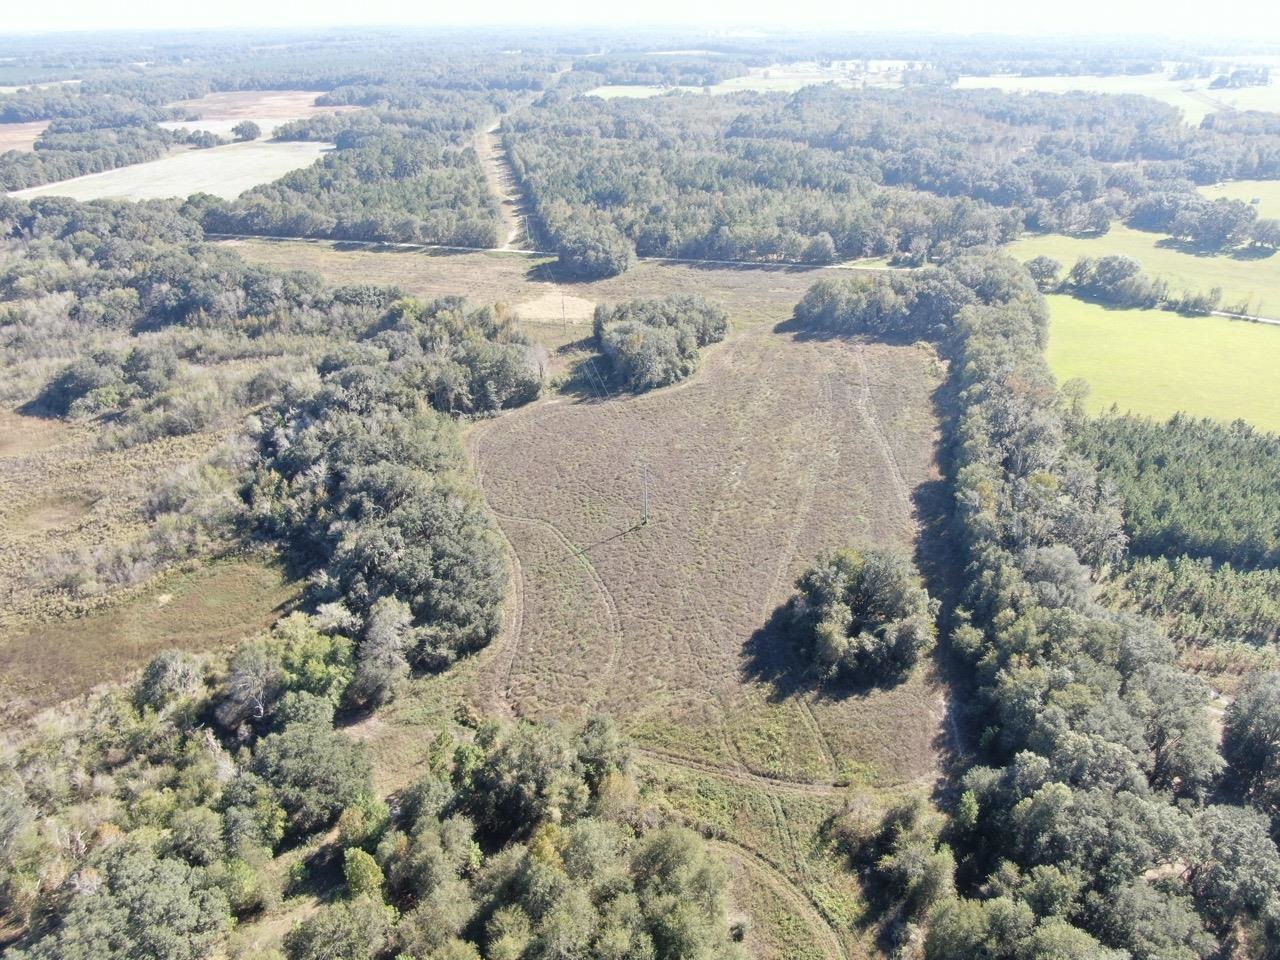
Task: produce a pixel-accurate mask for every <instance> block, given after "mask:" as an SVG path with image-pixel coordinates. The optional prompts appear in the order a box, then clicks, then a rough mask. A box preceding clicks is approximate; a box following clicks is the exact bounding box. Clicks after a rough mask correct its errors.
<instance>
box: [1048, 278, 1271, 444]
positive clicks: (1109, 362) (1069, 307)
mask: <svg viewBox="0 0 1280 960" xmlns="http://www.w3.org/2000/svg"><path fill="white" fill-rule="evenodd" d="M1048 300H1049V307H1050V315H1051V324H1050V331H1049V348H1048V351H1047V356H1048V359H1049V364H1050V366H1051V367H1052V368H1053V372H1054V373H1055V374H1056V375H1057V378H1058V382H1059V383H1062V382H1063V381H1065V380H1068V379H1071V378H1072V377H1082V378H1084V379H1085V380H1087V381H1089V384H1090V387H1091V388H1092V390H1091V393H1090V395H1089V398H1088V401H1087V407H1088V409H1089V411H1090V412H1095V413H1096V412H1098V411H1101V410H1106V409H1109V408H1110V407H1111V405H1112V404H1113V403H1114V404H1116V406H1118V407H1119V408H1120V410H1121V411H1132V412H1134V413H1140V414H1146V415H1147V416H1151V417H1156V418H1158V419H1165V418H1167V417H1169V416H1171V415H1172V414H1174V413H1177V412H1179V411H1182V412H1186V413H1190V414H1194V415H1196V416H1203V417H1213V418H1215V419H1217V420H1222V421H1228V422H1229V421H1231V420H1235V419H1237V418H1240V419H1244V420H1247V421H1248V422H1249V423H1252V424H1253V425H1254V426H1256V427H1259V428H1261V429H1263V430H1272V431H1280V378H1277V376H1276V370H1277V369H1280V327H1275V326H1269V325H1266V324H1260V323H1250V322H1248V321H1243V320H1229V319H1227V318H1225V317H1184V316H1180V315H1178V314H1176V313H1171V312H1169V311H1167V310H1116V309H1109V308H1107V307H1103V306H1100V305H1097V304H1092V303H1084V302H1082V301H1080V300H1077V299H1075V298H1074V297H1069V296H1065V295H1055V296H1050V297H1049V298H1048Z"/></svg>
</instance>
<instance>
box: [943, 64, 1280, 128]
mask: <svg viewBox="0 0 1280 960" xmlns="http://www.w3.org/2000/svg"><path fill="white" fill-rule="evenodd" d="M1211 81H1212V78H1201V77H1197V78H1195V79H1192V80H1175V79H1173V77H1172V76H1171V75H1170V74H1168V73H1148V74H1140V75H1137V76H1129V75H1117V76H1109V77H1101V76H1051V77H1018V76H1009V75H1001V76H989V77H961V78H960V79H959V80H958V81H957V82H956V87H958V88H959V89H961V90H981V89H991V88H994V89H997V90H1004V91H1006V92H1012V93H1033V92H1035V93H1070V92H1073V91H1081V92H1085V93H1109V94H1123V93H1128V94H1137V95H1138V96H1143V97H1151V98H1152V99H1153V100H1159V101H1161V102H1162V103H1167V104H1169V105H1170V106H1173V107H1177V108H1178V109H1179V110H1181V111H1182V117H1183V120H1184V121H1185V122H1186V123H1188V124H1190V125H1191V126H1199V125H1200V121H1201V120H1203V119H1204V118H1205V117H1206V116H1207V115H1208V114H1210V113H1216V112H1217V111H1219V110H1280V84H1277V83H1274V82H1273V83H1270V84H1268V85H1266V86H1263V87H1242V88H1240V89H1236V90H1225V89H1219V90H1214V89H1211V88H1210V86H1209V84H1210V82H1211Z"/></svg>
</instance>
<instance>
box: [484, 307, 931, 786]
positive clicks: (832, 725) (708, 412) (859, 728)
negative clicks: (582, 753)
mask: <svg viewBox="0 0 1280 960" xmlns="http://www.w3.org/2000/svg"><path fill="white" fill-rule="evenodd" d="M933 363H934V361H933V356H932V354H931V352H930V351H929V350H928V349H927V348H923V347H920V348H914V347H906V348H904V347H888V346H884V345H879V344H866V345H862V344H857V345H855V344H850V343H844V342H818V341H803V340H798V339H795V338H793V337H791V336H789V335H786V334H781V333H776V332H773V331H771V330H769V329H762V328H758V327H757V328H754V329H751V330H749V331H747V332H745V333H743V334H740V335H739V336H737V337H735V338H734V339H733V340H732V341H731V342H730V343H728V344H726V345H724V346H723V347H720V348H716V349H715V350H713V351H712V352H711V355H710V357H709V358H708V362H707V366H706V369H705V370H704V371H703V372H702V373H701V374H700V375H699V376H698V377H697V378H696V379H694V380H693V381H691V382H689V383H686V384H684V385H681V386H678V387H675V388H672V389H668V390H665V391H660V392H657V393H653V394H650V395H647V396H642V397H628V398H625V399H624V398H617V399H613V400H611V401H609V402H607V403H597V402H592V401H590V400H574V399H571V398H568V397H560V398H556V399H554V400H551V401H549V402H544V403H540V404H537V405H535V406H532V407H528V408H525V409H523V410H519V411H515V412H513V413H511V414H508V415H506V416H504V417H502V418H500V419H499V420H497V421H493V422H491V423H488V424H484V425H482V426H480V427H478V428H477V429H476V430H474V431H473V433H472V435H471V437H470V440H471V443H472V447H473V450H474V453H475V459H476V463H477V470H478V472H479V474H480V477H481V481H482V484H483V487H484V490H485V495H486V497H487V498H488V501H489V503H490V506H491V507H492V508H493V509H494V511H495V512H496V513H497V514H498V516H499V519H500V521H501V523H502V526H503V530H504V532H505V533H506V535H507V537H508V538H509V539H510V540H511V542H512V544H513V545H514V547H515V551H516V554H517V557H518V559H519V564H520V569H521V578H522V581H523V601H524V603H523V608H522V610H521V616H520V635H519V637H518V638H517V642H518V648H517V649H516V650H515V651H514V654H513V655H512V656H511V657H510V658H509V659H508V660H507V662H505V663H504V662H503V660H502V659H501V658H495V659H494V661H493V663H492V664H491V666H490V670H489V675H488V677H487V679H486V680H485V683H486V684H487V687H488V689H489V690H490V692H491V694H492V697H493V698H496V699H500V700H505V701H507V702H509V703H510V704H511V706H512V707H513V708H514V709H515V710H516V712H518V713H521V714H526V715H539V714H545V713H552V714H556V715H576V716H581V715H582V714H583V713H584V712H586V711H588V710H594V709H602V710H607V711H609V712H611V713H613V714H614V715H615V716H618V717H620V718H622V719H623V721H624V723H625V725H626V726H627V728H628V729H629V731H630V732H631V733H632V735H633V736H634V737H635V738H636V739H637V741H638V742H639V743H640V744H641V745H642V746H646V747H651V748H654V749H657V750H662V751H668V752H672V753H676V754H679V755H681V756H684V757H688V758H691V759H695V760H698V761H701V762H706V763H711V764H715V765H717V766H725V767H741V768H743V769H745V770H747V771H749V772H752V773H755V774H759V775H762V776H768V777H778V778H784V779H791V780H799V781H808V782H815V783H821V782H831V781H839V782H848V781H850V780H857V781H864V782H869V783H874V784H877V785H882V786H889V785H894V784H899V783H903V782H909V781H916V780H919V779H920V778H927V777H929V776H930V775H931V773H932V771H933V761H934V752H933V739H934V737H935V736H936V732H937V722H938V715H937V714H938V695H937V693H936V691H935V690H934V689H933V688H932V686H931V685H930V684H928V683H926V682H925V681H924V679H923V678H922V677H917V678H913V679H912V680H911V681H910V682H908V683H905V684H902V685H901V686H899V687H897V688H895V689H893V690H890V691H885V692H880V693H874V694H870V695H865V696H862V695H858V696H855V695H847V696H845V695H832V696H826V695H818V694H815V693H814V692H813V690H812V682H811V679H810V678H808V677H806V676H804V675H803V670H802V668H801V666H800V665H799V664H798V663H797V662H796V658H795V656H794V654H793V652H792V651H791V650H790V649H789V647H788V645H787V644H786V643H785V641H783V640H782V639H781V638H780V637H779V636H777V632H776V631H773V630H770V629H768V628H767V623H768V621H769V619H770V617H771V615H772V614H773V613H774V611H775V609H776V608H777V607H778V606H779V605H781V604H782V603H783V602H784V601H785V600H786V598H787V596H789V594H790V592H791V589H792V588H791V584H792V582H793V580H794V578H795V577H796V576H797V575H798V573H799V572H800V571H801V570H802V569H803V568H804V567H805V566H806V565H807V564H808V563H809V562H810V561H811V560H812V558H813V557H814V556H815V555H816V554H817V553H818V552H820V551H821V550H823V549H827V548H830V547H834V546H837V545H841V544H847V543H851V542H873V543H898V544H900V545H902V546H904V547H906V548H908V549H909V548H910V546H911V544H912V541H913V538H914V535H915V523H914V520H913V504H912V493H913V490H914V489H915V488H916V487H917V486H918V485H920V484H923V483H926V482H928V481H930V480H933V479H935V474H934V467H933V460H932V452H933V443H934V431H935V424H934V420H933V418H932V416H931V413H930V401H929V394H930V390H931V387H932V386H933V385H935V384H936V382H937V381H936V380H935V379H934V377H933V374H932V371H933V369H934V368H933ZM646 464H647V465H648V467H649V470H650V475H651V478H652V480H651V483H652V520H651V522H650V523H649V524H648V525H647V526H643V527H638V526H637V523H638V521H639V520H640V519H641V510H642V506H641V501H642V481H641V476H642V470H643V467H644V465H646Z"/></svg>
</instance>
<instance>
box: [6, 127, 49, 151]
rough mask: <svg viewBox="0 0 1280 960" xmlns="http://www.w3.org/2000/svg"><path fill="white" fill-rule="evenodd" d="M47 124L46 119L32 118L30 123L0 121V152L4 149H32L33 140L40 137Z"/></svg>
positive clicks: (33, 146)
mask: <svg viewBox="0 0 1280 960" xmlns="http://www.w3.org/2000/svg"><path fill="white" fill-rule="evenodd" d="M48 126H49V121H48V120H33V121H31V122H30V123H0V153H4V152H5V151H6V150H33V149H35V142H36V141H37V140H39V139H40V134H42V133H44V131H45V128H46V127H48Z"/></svg>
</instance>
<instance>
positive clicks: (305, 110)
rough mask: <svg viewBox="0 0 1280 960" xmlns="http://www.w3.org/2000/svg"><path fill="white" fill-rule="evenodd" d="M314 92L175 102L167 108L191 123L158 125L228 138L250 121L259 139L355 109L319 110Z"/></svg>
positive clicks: (240, 93)
mask: <svg viewBox="0 0 1280 960" xmlns="http://www.w3.org/2000/svg"><path fill="white" fill-rule="evenodd" d="M318 96H320V93H319V92H318V91H315V90H235V91H227V92H224V93H210V94H207V95H205V96H203V97H200V98H198V99H195V100H179V101H178V102H177V103H171V104H169V106H171V107H177V108H178V109H180V110H184V111H186V115H187V116H190V117H195V118H196V119H194V120H180V121H175V122H173V123H162V124H160V126H162V127H166V128H167V129H170V130H208V131H209V132H211V133H216V134H218V135H219V136H222V137H229V136H231V135H232V133H231V128H232V127H234V126H235V125H236V124H237V123H239V122H240V121H242V120H252V121H253V122H254V123H256V124H257V125H258V126H259V127H261V128H262V133H263V136H270V135H271V132H272V131H273V130H274V129H275V128H276V127H279V126H281V125H282V124H285V123H288V122H289V121H290V120H304V119H306V118H308V117H314V116H316V115H317V114H323V113H343V112H346V111H349V110H358V109H359V107H354V106H343V107H319V106H316V102H315V101H316V97H318Z"/></svg>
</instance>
